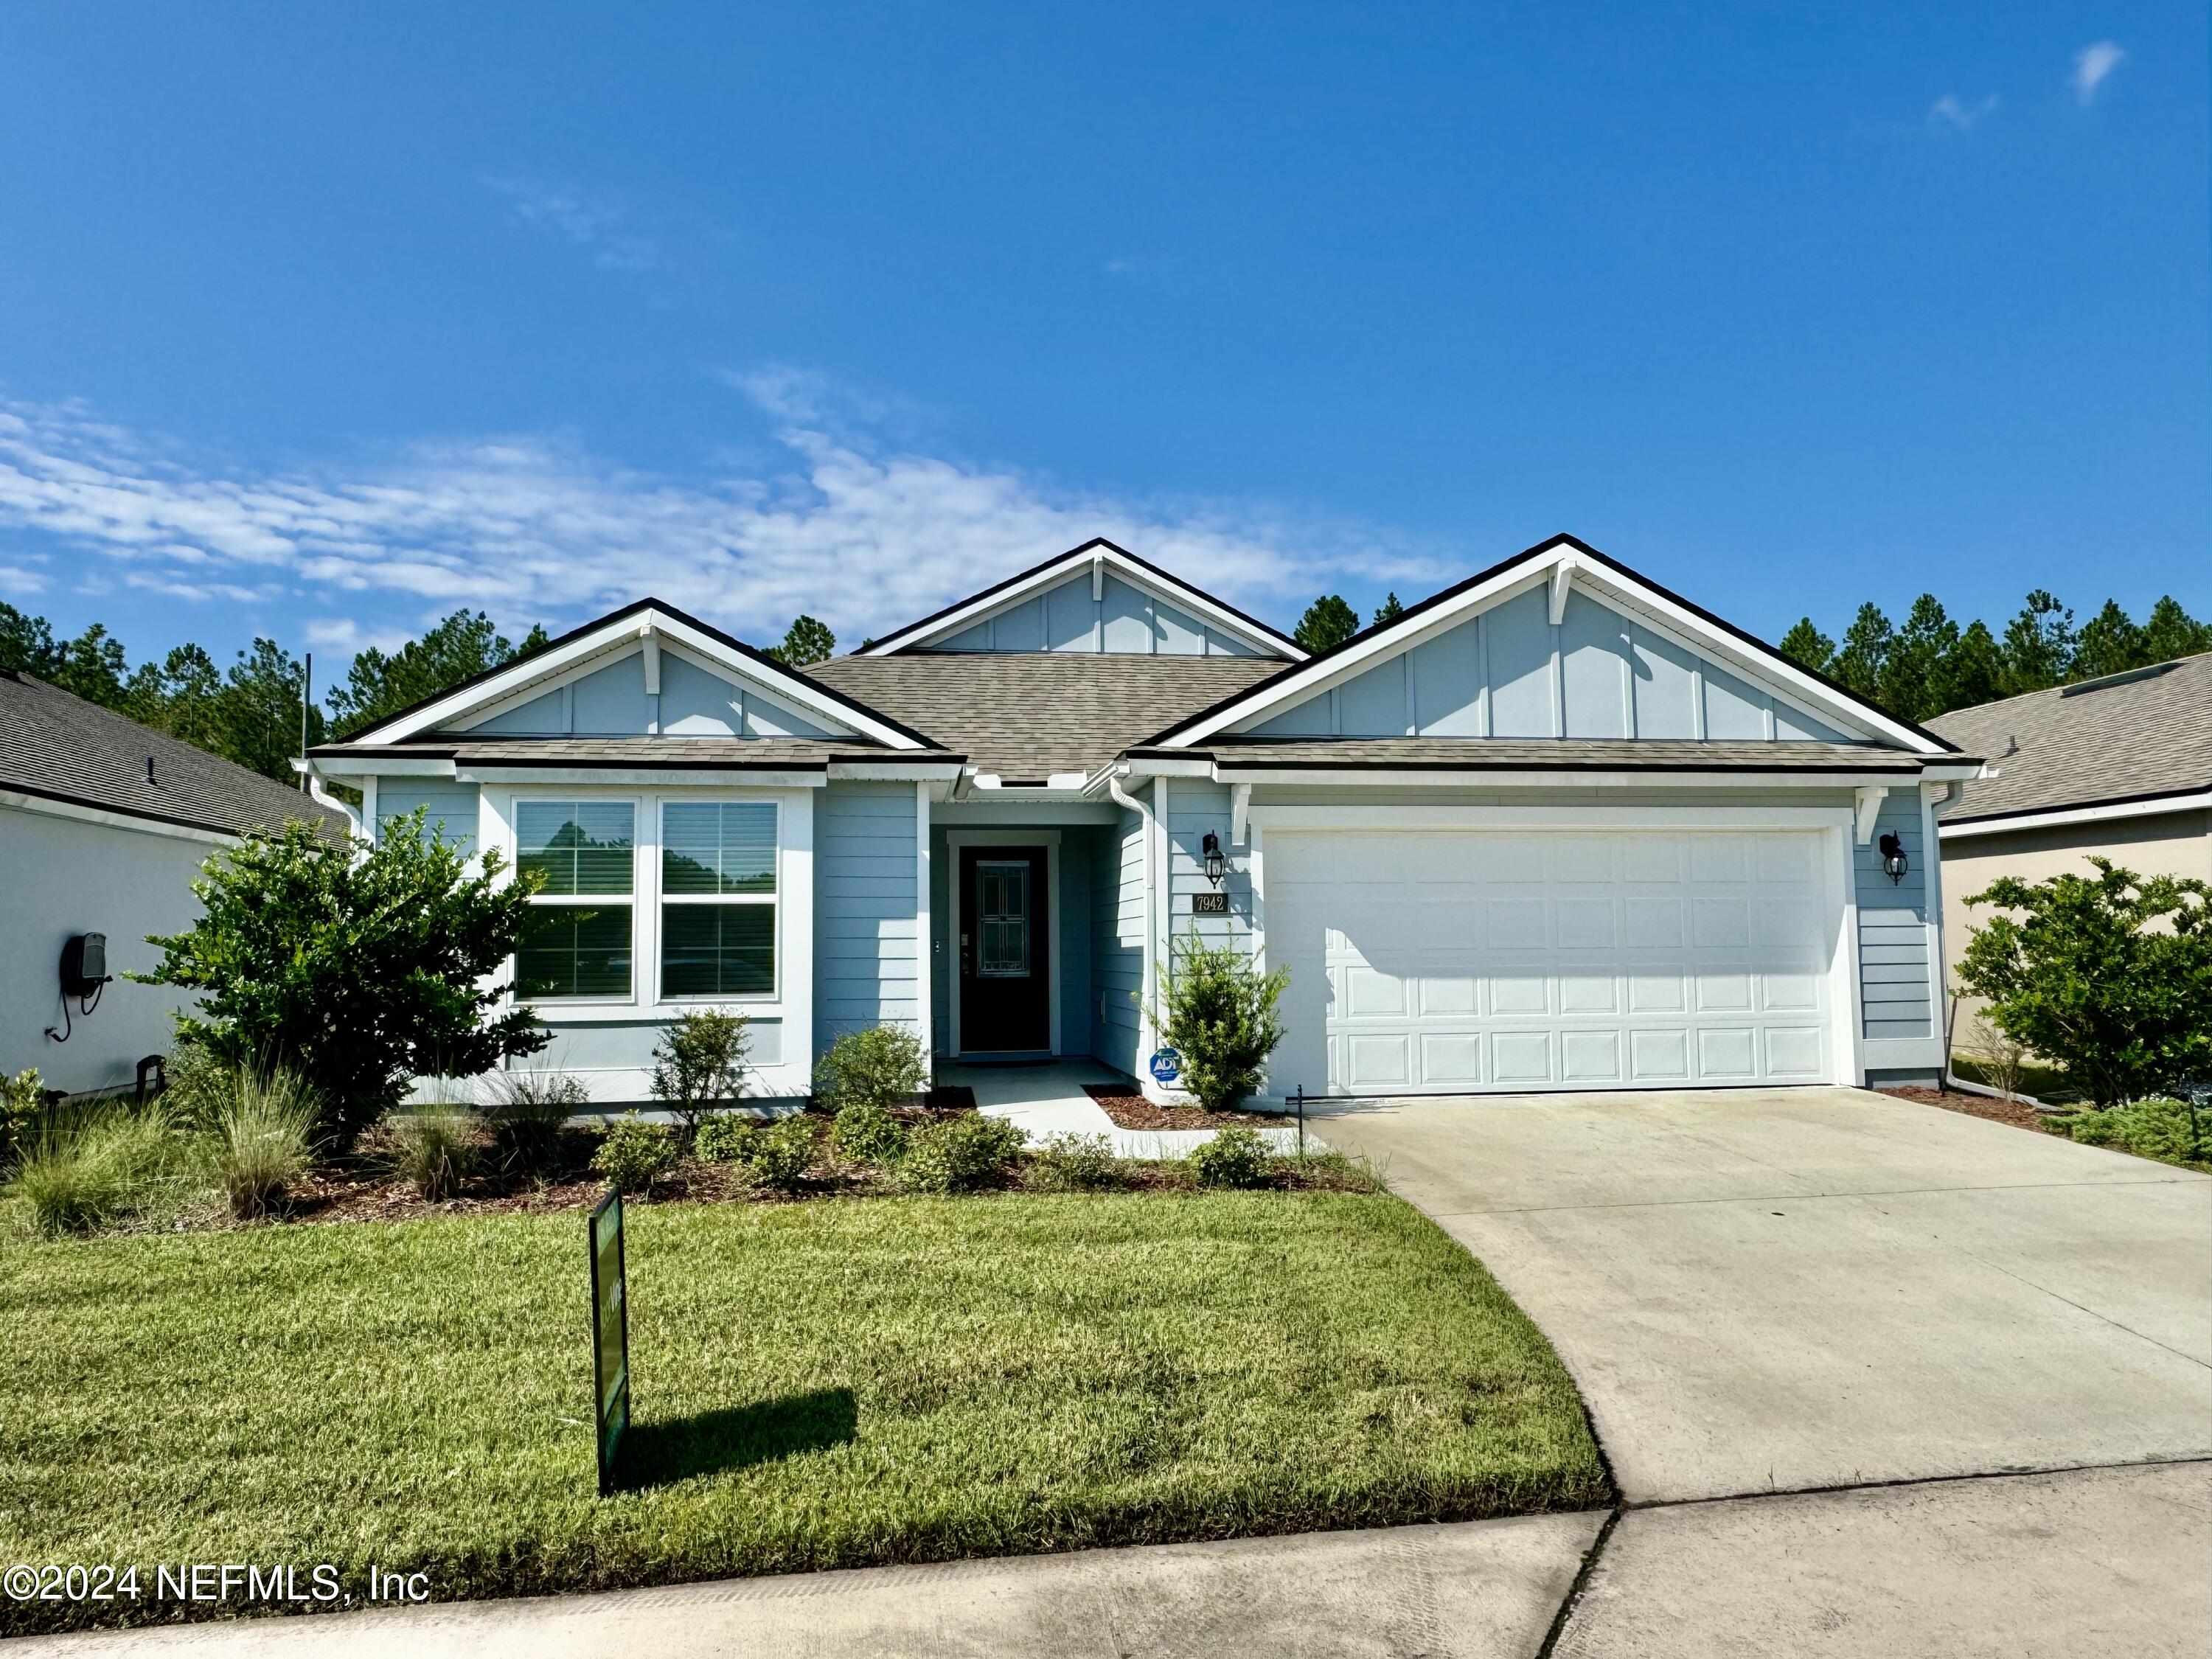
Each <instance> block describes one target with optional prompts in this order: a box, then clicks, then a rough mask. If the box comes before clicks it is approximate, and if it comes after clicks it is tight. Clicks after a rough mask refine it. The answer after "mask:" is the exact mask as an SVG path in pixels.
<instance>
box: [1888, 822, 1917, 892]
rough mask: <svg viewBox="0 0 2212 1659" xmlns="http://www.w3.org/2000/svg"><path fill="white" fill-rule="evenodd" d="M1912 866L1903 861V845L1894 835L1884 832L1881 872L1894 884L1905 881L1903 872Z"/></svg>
mask: <svg viewBox="0 0 2212 1659" xmlns="http://www.w3.org/2000/svg"><path fill="white" fill-rule="evenodd" d="M1911 867H1912V866H1911V865H1910V864H1908V863H1906V862H1905V843H1904V842H1901V841H1899V840H1898V838H1897V836H1895V834H1894V833H1893V832H1890V831H1887V830H1886V831H1884V832H1883V834H1882V837H1881V872H1882V874H1884V875H1886V876H1887V877H1888V878H1890V881H1891V882H1892V883H1893V884H1894V883H1897V882H1900V881H1903V880H1904V879H1905V872H1906V871H1907V870H1910V869H1911Z"/></svg>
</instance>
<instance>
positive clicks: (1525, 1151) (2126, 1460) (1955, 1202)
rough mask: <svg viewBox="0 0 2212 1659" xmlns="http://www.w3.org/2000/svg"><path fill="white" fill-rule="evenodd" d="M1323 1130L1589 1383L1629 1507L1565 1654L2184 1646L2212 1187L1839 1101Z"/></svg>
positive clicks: (2210, 1421)
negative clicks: (1465, 1258)
mask: <svg viewBox="0 0 2212 1659" xmlns="http://www.w3.org/2000/svg"><path fill="white" fill-rule="evenodd" d="M1318 1127H1320V1130H1321V1133H1322V1135H1323V1137H1324V1138H1325V1139H1327V1140H1328V1142H1329V1143H1330V1144H1331V1145H1333V1146H1337V1147H1339V1148H1340V1149H1342V1150H1344V1151H1346V1152H1352V1153H1355V1154H1358V1155H1361V1156H1364V1157H1366V1158H1370V1159H1372V1160H1373V1161H1374V1162H1375V1163H1376V1164H1377V1165H1378V1166H1380V1167H1382V1169H1383V1171H1384V1173H1385V1174H1386V1176H1387V1177H1388V1178H1389V1182H1390V1185H1391V1187H1392V1188H1393V1189H1394V1190H1395V1191H1396V1192H1398V1193H1399V1194H1401V1195H1402V1196H1404V1197H1405V1198H1407V1199H1408V1200H1411V1201H1412V1202H1413V1203H1415V1204H1417V1205H1419V1206H1420V1207H1421V1208H1422V1209H1423V1210H1425V1211H1426V1212H1428V1213H1429V1214H1430V1215H1431V1216H1432V1217H1434V1218H1435V1219H1436V1220H1437V1224H1438V1225H1441V1226H1442V1227H1443V1228H1444V1229H1445V1231H1448V1232H1449V1233H1450V1234H1452V1236H1453V1237H1455V1238H1457V1239H1459V1240H1460V1241H1461V1242H1462V1243H1464V1244H1466V1246H1467V1247H1468V1249H1469V1250H1471V1251H1472V1252H1473V1253H1474V1255H1476V1256H1477V1257H1479V1258H1480V1260H1481V1261H1483V1262H1484V1263H1485V1264H1486V1266H1487V1267H1489V1268H1490V1270H1491V1271H1492V1273H1494V1274H1496V1276H1497V1277H1498V1280H1499V1282H1500V1283H1502V1284H1503V1285H1504V1287H1505V1288H1506V1290H1507V1291H1510V1293H1511V1295H1512V1296H1513V1297H1514V1299H1515V1300H1516V1301H1517V1302H1518V1303H1519V1304H1521V1306H1522V1308H1523V1309H1524V1310H1527V1311H1528V1314H1529V1315H1530V1316H1532V1317H1533V1318H1534V1320H1535V1321H1536V1322H1537V1323H1538V1324H1539V1325H1541V1326H1542V1327H1543V1328H1544V1330H1545V1331H1546V1332H1547V1334H1549V1335H1550V1337H1551V1339H1552V1340H1553V1343H1554V1345H1556V1346H1557V1347H1558V1349H1559V1353H1560V1355H1561V1357H1562V1358H1565V1361H1566V1363H1567V1364H1568V1366H1569V1368H1570V1369H1571V1370H1572V1371H1573V1372H1574V1374H1575V1376H1576V1379H1577V1382H1578V1383H1580V1384H1581V1387H1582V1390H1583V1398H1584V1400H1585V1401H1587V1403H1588V1405H1589V1410H1590V1415H1591V1419H1592V1421H1593V1422H1594V1424H1595V1426H1596V1428H1597V1431H1598V1437H1599V1439H1600V1441H1601V1443H1602V1444H1603V1445H1604V1447H1605V1449H1606V1452H1607V1456H1608V1457H1609V1459H1610V1461H1611V1462H1612V1465H1613V1471H1614V1474H1615V1478H1616V1480H1618V1482H1619V1484H1620V1488H1621V1492H1622V1496H1623V1498H1624V1499H1625V1500H1626V1504H1627V1505H1628V1506H1629V1507H1628V1508H1627V1509H1626V1511H1625V1512H1624V1513H1623V1514H1622V1516H1620V1519H1619V1521H1618V1522H1617V1523H1616V1524H1615V1526H1614V1527H1613V1528H1612V1529H1611V1531H1610V1532H1609V1533H1608V1534H1607V1536H1606V1537H1605V1538H1604V1539H1603V1540H1602V1541H1601V1546H1600V1549H1599V1553H1598V1554H1597V1557H1596V1559H1595V1561H1594V1562H1593V1564H1592V1566H1591V1569H1590V1571H1589V1576H1588V1578H1587V1581H1586V1585H1585V1588H1584V1590H1583V1594H1582V1595H1581V1598H1580V1599H1579V1601H1577V1604H1576V1606H1575V1607H1574V1609H1573V1612H1572V1613H1571V1616H1570V1617H1569V1619H1568V1620H1567V1622H1566V1624H1565V1626H1563V1628H1562V1630H1561V1632H1560V1634H1559V1640H1558V1642H1557V1644H1556V1647H1555V1648H1554V1650H1553V1651H1555V1652H1558V1653H1560V1654H1575V1653H1588V1654H1601V1653H1605V1654H1610V1653H1623V1654H1626V1653H1638V1654H1673V1653H1678V1652H1679V1653H1682V1654H1698V1653H1705V1652H1735V1651H1738V1650H1741V1651H1744V1652H1824V1653H1825V1652H1834V1653H1850V1654H1857V1653H1862V1652H1864V1653H1868V1654H1876V1653H1904V1652H1931V1653H1932V1652H1938V1651H1940V1652H1943V1653H1946V1654H1959V1653H1968V1652H1983V1651H1990V1652H1999V1651H2003V1652H2010V1653H2029V1652H2056V1653H2064V1652H2079V1651H2088V1650H2094V1649H2095V1648H2096V1647H2097V1645H2098V1644H2099V1642H2100V1641H2101V1640H2104V1639H2106V1638H2115V1637H2117V1636H2118V1634H2119V1633H2120V1632H2123V1631H2124V1632H2127V1641H2126V1644H2125V1645H2126V1649H2127V1650H2130V1651H2136V1652H2166V1651H2172V1652H2176V1653H2186V1652H2196V1651H2198V1650H2199V1649H2200V1646H2201V1643H2202V1640H2203V1629H2204V1624H2205V1621H2206V1620H2207V1619H2208V1618H2212V1574H2208V1573H2206V1572H2205V1571H2203V1562H2204V1561H2205V1560H2207V1559H2212V1463H2208V1462H2203V1461H2199V1460H2205V1459H2208V1458H2212V1178H2208V1177H2205V1176H2197V1175H2192V1174H2190V1173H2188V1172H2185V1171H2182V1170H2172V1169H2169V1168H2166V1167H2165V1166H2163V1165H2160V1164H2150V1163H2146V1162H2144V1161H2142V1160H2141V1159H2138V1158H2130V1157H2127V1156H2125V1155H2124V1154H2122V1153H2118V1152H2105V1151H2101V1150H2099V1149H2095V1148H2091V1147H2084V1146H2075V1145H2073V1144H2072V1143H2070V1142H2068V1141H2063V1140H2060V1139H2057V1138H2055V1137H2050V1136H2039V1135H2036V1134H2033V1133H2029V1132H2027V1131H2024V1130H2021V1129H2017V1128H2014V1127H2010V1126H2008V1125H2005V1124H1998V1123H1990V1122H1986V1121H1982V1120H1979V1119H1976V1118H1971V1117H1967V1116H1964V1115H1960V1114H1958V1113H1954V1112H1946V1111H1943V1110H1942V1109H1938V1108H1936V1107H1930V1106H1921V1105H1916V1104H1913V1103H1909V1102H1905V1101H1900V1100H1896V1099H1893V1098H1891V1097H1887V1096H1883V1095H1877V1094H1871V1093H1868V1092H1865V1091H1857V1090H1842V1089H1834V1090H1788V1091H1782V1090H1777V1091H1710V1092H1697V1093H1683V1094H1668V1095H1656V1094H1636V1095H1628V1094H1622V1095H1583V1096H1551V1097H1519V1098H1516V1099H1496V1098H1491V1099H1454V1100H1409V1101H1394V1102H1388V1103H1374V1104H1365V1103H1363V1104H1360V1105H1356V1106H1346V1107H1343V1108H1338V1109H1332V1110H1330V1111H1329V1113H1328V1115H1326V1116H1325V1117H1324V1118H1322V1121H1320V1123H1319V1126H1318ZM2029 1471H2044V1472H2050V1473H2045V1474H2024V1472H2029ZM1960 1477H1969V1478H1968V1479H1965V1480H1961V1479H1960ZM1972 1477H1986V1478H1983V1479H1972ZM1923 1482H1926V1483H1943V1484H1929V1485H1925V1486H1916V1485H1911V1484H1897V1483H1923ZM1776 1493H1790V1494H1799V1495H1798V1496H1792V1497H1779V1498H1778V1497H1772V1496H1766V1495H1767V1494H1776ZM1713 1499H1729V1500H1735V1501H1729V1502H1717V1503H1716V1502H1711V1501H1703V1500H1713ZM1939 1632H1941V1633H1942V1639H1941V1640H1938V1639H1936V1638H1937V1635H1938V1633H1939ZM1900 1642H1902V1644H1901V1645H1900ZM2085 1643H2086V1644H2087V1645H2084V1644H2085Z"/></svg>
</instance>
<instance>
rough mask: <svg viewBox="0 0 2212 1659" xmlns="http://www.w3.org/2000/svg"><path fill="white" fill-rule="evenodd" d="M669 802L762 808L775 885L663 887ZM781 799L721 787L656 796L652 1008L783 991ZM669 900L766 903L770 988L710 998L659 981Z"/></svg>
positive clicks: (707, 1004)
mask: <svg viewBox="0 0 2212 1659" xmlns="http://www.w3.org/2000/svg"><path fill="white" fill-rule="evenodd" d="M671 806H765V807H767V808H768V809H769V811H770V812H772V813H773V814H774V815H775V817H774V819H773V828H772V829H771V831H770V835H769V845H770V846H771V847H772V848H774V849H775V890H774V891H773V892H768V893H683V894H676V895H671V894H670V893H669V891H668V890H667V884H666V879H665V870H666V866H667V858H668V809H669V808H670V807H671ZM783 834H784V825H783V802H782V801H781V800H780V799H776V798H775V797H773V796H765V795H758V794H751V793H728V792H723V791H708V790H697V791H692V790H685V791H681V792H677V791H668V792H664V793H661V794H659V796H658V797H657V798H656V802H655V811H654V815H653V1000H654V1003H655V1005H656V1006H661V1007H669V1008H719V1007H723V1006H733V1005H738V1004H762V1003H779V1002H781V1001H782V1000H783V994H784V978H783V973H784V959H783V958H784V951H783V933H784V927H783V924H784V885H785V883H784V856H783ZM671 904H702V905H704V904H731V905H739V904H752V905H758V904H766V905H769V906H772V907H773V908H774V909H775V927H774V928H773V929H772V930H771V933H770V939H771V944H770V948H769V988H768V989H767V990H765V991H744V992H732V993H729V994H715V995H713V996H683V997H679V996H677V995H674V994H671V993H670V992H669V991H667V990H666V989H665V988H664V987H663V986H662V983H661V975H662V972H663V966H662V957H663V956H664V955H665V952H666V951H667V931H668V930H667V919H668V907H669V906H670V905H671Z"/></svg>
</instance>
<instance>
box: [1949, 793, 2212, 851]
mask: <svg viewBox="0 0 2212 1659" xmlns="http://www.w3.org/2000/svg"><path fill="white" fill-rule="evenodd" d="M2201 811H2212V789H2198V790H2195V791H2192V792H2191V793H2185V794H2178V795H2156V796H2153V797H2152V798H2151V799H2148V800H2122V801H2113V802H2112V803H2111V804H2110V805H2104V806H2054V807H2052V808H2051V809H2050V810H2049V811H2042V812H2021V813H2016V814H2015V815H2014V816H2013V817H2002V818H1967V819H1966V820H1964V821H1962V822H1960V823H1951V822H1949V821H1948V820H1939V821H1938V822H1937V823H1936V835H1937V836H1938V837H1940V838H1941V839H1942V840H1944V841H1964V840H1966V839H1967V838H1968V837H1970V836H2002V835H2005V834H2008V832H2010V831H2012V830H2015V829H2059V828H2061V827H2063V826H2064V825H2066V824H2069V823H2114V822H2117V821H2118V820H2121V819H2124V818H2154V817H2161V816H2163V815H2164V814H2166V813H2168V812H2201Z"/></svg>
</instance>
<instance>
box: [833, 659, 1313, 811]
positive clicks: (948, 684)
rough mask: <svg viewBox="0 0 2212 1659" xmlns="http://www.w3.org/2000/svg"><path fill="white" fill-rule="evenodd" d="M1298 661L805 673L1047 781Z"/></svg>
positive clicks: (1029, 779) (984, 758)
mask: <svg viewBox="0 0 2212 1659" xmlns="http://www.w3.org/2000/svg"><path fill="white" fill-rule="evenodd" d="M1287 666H1288V665H1287V664H1285V663H1284V662H1281V661H1279V660H1278V659H1275V658H1273V657H1140V656H1114V655H1108V654H1100V653H1088V652H1069V653H1065V654H1060V653H1033V654H1017V653H1004V654H999V653H981V652H972V653H971V652H957V653H956V652H939V653H924V652H915V653H910V654H908V655H905V656H894V657H833V658H831V659H829V661H828V662H823V663H817V664H815V665H814V666H813V667H811V668H810V669H808V670H807V672H808V673H809V674H811V675H812V676H813V677H814V678H817V679H818V680H820V681H822V682H823V684H825V685H828V686H829V687H830V688H831V689H833V690H838V691H842V692H843V693H844V694H845V695H846V696H848V697H852V698H854V699H855V700H857V701H858V702H863V703H866V705H867V706H868V707H869V708H879V709H881V710H882V711H883V712H884V714H889V715H890V716H891V717H892V718H893V719H895V720H902V721H903V722H904V723H905V724H907V725H908V726H913V727H914V728H915V730H917V731H920V732H926V733H927V734H928V735H929V736H930V737H931V738H934V739H936V741H938V742H939V743H941V744H945V746H946V747H947V748H948V749H952V750H958V751H960V752H961V753H963V754H965V755H966V756H967V757H969V760H970V761H972V762H973V763H975V767H976V769H978V770H979V771H983V772H995V773H997V774H998V775H1000V777H1002V778H1004V779H1006V781H1009V782H1023V783H1042V782H1043V781H1045V779H1047V778H1048V777H1050V776H1051V775H1054V773H1060V772H1084V773H1090V772H1095V771H1097V769H1099V768H1100V767H1101V766H1103V765H1104V764H1105V763H1107V762H1108V761H1110V760H1112V759H1113V758H1114V757H1115V756H1116V755H1118V754H1120V753H1121V751H1122V750H1124V749H1127V747H1129V745H1130V744H1134V743H1140V742H1142V741H1143V740H1144V739H1145V738H1149V737H1151V736H1152V734H1153V733H1154V732H1159V731H1162V730H1164V729H1165V728H1166V727H1168V726H1172V725H1174V724H1175V723H1176V722H1177V721H1178V720H1185V719H1188V717H1189V716H1190V715H1192V714H1196V713H1197V712H1198V711H1199V710H1200V709H1201V708H1211V707H1212V705H1213V704H1215V703H1217V702H1220V701H1221V700H1222V699H1223V698H1224V697H1227V696H1233V695H1234V694H1236V693H1237V692H1239V691H1242V690H1244V689H1245V688H1246V687H1248V686H1252V685H1256V684H1259V683H1260V682H1261V680H1263V679H1266V678H1267V677H1268V676H1269V675H1271V674H1279V673H1281V672H1282V671H1283V670H1284V669H1285V667H1287Z"/></svg>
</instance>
